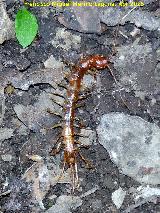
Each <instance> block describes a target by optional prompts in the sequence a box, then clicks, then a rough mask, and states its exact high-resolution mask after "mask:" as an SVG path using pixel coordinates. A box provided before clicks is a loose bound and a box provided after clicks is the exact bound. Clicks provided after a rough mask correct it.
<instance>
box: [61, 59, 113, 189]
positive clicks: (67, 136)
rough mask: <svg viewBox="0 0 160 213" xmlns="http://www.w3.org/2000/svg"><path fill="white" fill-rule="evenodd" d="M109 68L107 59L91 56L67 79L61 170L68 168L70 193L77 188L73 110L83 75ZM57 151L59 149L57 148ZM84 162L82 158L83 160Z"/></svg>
mask: <svg viewBox="0 0 160 213" xmlns="http://www.w3.org/2000/svg"><path fill="white" fill-rule="evenodd" d="M108 67H109V58H107V57H105V56H103V55H91V56H86V57H84V58H82V59H80V60H79V61H78V62H77V63H76V64H75V66H74V67H73V68H72V70H71V73H70V75H69V77H68V82H69V84H68V88H67V91H66V100H65V103H64V106H63V111H64V118H63V127H62V133H61V138H62V145H63V152H64V154H63V168H62V173H63V172H64V169H65V168H66V167H67V168H70V172H71V182H72V191H73V192H74V190H75V189H76V188H77V187H78V186H79V177H78V166H77V157H78V155H80V157H81V158H82V155H81V154H80V152H79V148H78V146H77V141H76V139H75V130H74V124H75V109H76V104H77V101H78V100H79V94H80V90H81V86H82V80H83V77H84V75H87V74H88V73H89V72H94V74H95V71H99V70H104V69H105V68H108ZM58 151H59V148H58ZM58 151H57V152H58ZM83 160H84V158H83Z"/></svg>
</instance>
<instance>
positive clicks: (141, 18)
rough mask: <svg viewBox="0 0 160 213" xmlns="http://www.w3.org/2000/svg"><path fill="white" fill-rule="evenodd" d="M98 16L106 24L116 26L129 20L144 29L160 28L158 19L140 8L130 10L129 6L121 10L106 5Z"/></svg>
mask: <svg viewBox="0 0 160 213" xmlns="http://www.w3.org/2000/svg"><path fill="white" fill-rule="evenodd" d="M99 17H100V19H101V21H102V22H103V23H105V24H106V25H107V26H116V25H117V24H122V25H124V24H125V23H127V22H130V23H133V24H135V25H136V26H137V27H142V28H144V29H146V30H159V29H160V19H159V18H157V17H155V16H153V15H151V14H150V13H149V12H146V11H142V10H132V11H131V9H130V8H129V9H128V8H127V9H125V10H124V11H122V10H118V9H115V8H113V7H108V8H104V9H103V10H101V13H100V14H99ZM113 17H114V18H113Z"/></svg>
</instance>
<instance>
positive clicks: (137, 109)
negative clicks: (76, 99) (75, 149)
mask: <svg viewBox="0 0 160 213" xmlns="http://www.w3.org/2000/svg"><path fill="white" fill-rule="evenodd" d="M105 2H108V1H105ZM116 2H118V1H116ZM21 6H22V3H19V2H17V1H16V2H15V1H6V11H7V14H8V16H9V18H10V20H12V21H14V19H15V15H16V13H17V11H18V10H19V9H20V8H21ZM132 8H133V7H127V8H121V9H118V8H114V11H119V12H121V13H122V14H121V15H122V16H121V18H122V19H123V18H124V16H125V15H127V14H128V16H126V21H125V20H124V19H123V21H124V22H123V23H121V24H120V25H119V24H118V22H121V21H120V18H119V15H118V14H117V13H118V12H115V14H113V15H112V16H110V17H107V15H106V14H105V10H106V11H107V10H108V7H107V8H94V9H91V8H90V7H88V8H85V9H84V8H83V9H82V8H79V9H78V10H76V9H74V8H73V10H71V8H65V7H57V8H54V7H30V8H29V10H30V11H31V12H32V13H33V14H35V15H36V17H37V19H38V23H39V32H38V36H37V37H36V39H35V40H34V42H33V43H32V44H31V45H30V46H29V47H28V48H25V49H22V48H21V46H20V45H19V44H18V41H17V40H16V38H12V39H9V40H6V41H4V42H3V43H2V44H1V45H0V84H1V85H0V89H1V118H2V119H1V134H2V136H1V138H0V155H1V157H0V166H1V169H0V212H7V213H10V212H16V213H18V212H20V213H22V212H27V213H28V212H34V213H35V212H48V213H49V212H64V213H65V212H66V213H68V212H72V213H74V212H77V213H80V212H81V213H90V212H95V213H106V212H117V213H118V212H132V213H142V212H143V213H147V212H154V213H156V212H160V197H159V196H158V195H157V196H152V197H151V198H146V199H142V200H141V199H140V200H138V201H137V202H136V201H135V200H134V199H133V196H132V192H133V191H134V189H136V188H138V187H139V186H141V183H139V182H138V181H136V179H134V178H131V177H129V176H127V175H125V174H123V173H122V172H121V169H120V168H118V166H117V165H115V164H114V163H113V162H112V161H111V159H110V156H109V154H108V152H107V150H106V149H105V148H104V147H103V146H102V145H100V143H99V140H98V135H97V132H96V129H97V126H98V125H99V122H100V119H101V116H102V115H104V114H108V113H113V112H120V113H125V114H127V115H131V116H133V115H136V116H139V117H141V118H143V119H144V120H145V121H148V122H151V123H155V124H156V125H158V126H159V127H160V120H159V110H160V90H159V89H160V87H159V75H158V73H159V67H160V66H159V61H160V50H159V46H160V45H159V44H160V24H157V23H160V16H159V12H160V7H159V2H158V1H150V2H148V1H146V3H145V5H144V6H143V7H137V8H135V9H134V10H132ZM84 11H85V12H84ZM129 11H130V12H129ZM137 11H138V13H139V15H140V17H138V15H137V16H136V17H137V18H136V20H135V19H134V15H133V14H135V15H136V12H137ZM132 12H134V13H133V14H132ZM130 14H132V15H133V17H129V15H130ZM144 14H145V15H144ZM142 17H143V18H144V20H143V18H142ZM153 17H154V18H153ZM127 18H128V19H127ZM153 19H155V21H153ZM139 20H141V21H139ZM136 21H137V22H136ZM152 21H153V23H151V22H152ZM94 54H103V55H104V56H107V57H109V61H110V65H109V66H110V68H111V70H112V72H113V74H114V76H115V78H116V81H117V82H115V79H114V77H113V76H112V75H111V73H110V71H109V69H104V70H102V71H100V72H99V73H98V74H97V81H96V83H95V81H94V78H93V76H88V77H86V78H85V82H83V83H84V86H85V87H87V88H88V90H89V91H90V95H89V96H88V97H87V99H85V100H82V102H81V103H82V104H83V106H82V107H80V108H77V109H76V117H78V118H80V120H82V121H83V124H84V126H85V127H83V128H84V132H85V134H87V130H86V129H88V130H89V131H90V136H89V139H88V138H87V139H86V138H81V141H82V142H84V143H85V142H86V143H89V148H87V149H85V148H82V153H83V155H84V156H87V159H89V160H90V161H91V162H92V165H93V168H92V169H87V168H86V167H85V164H83V162H82V161H81V160H80V159H79V157H78V170H79V171H78V172H79V178H80V187H79V189H78V190H75V192H74V195H71V185H70V184H69V183H68V182H70V178H69V172H67V171H66V172H65V177H64V178H62V180H60V181H59V182H60V183H57V181H58V180H57V177H58V175H59V173H60V168H61V167H62V161H63V160H62V159H63V152H60V154H58V155H57V156H51V155H50V152H51V150H52V148H53V147H54V145H55V143H56V140H57V138H58V135H59V134H61V129H60V128H56V129H50V128H51V127H52V126H53V125H55V124H56V123H58V122H60V121H61V118H60V117H59V116H56V115H51V114H50V113H48V112H47V109H48V108H50V109H51V110H54V111H56V112H58V113H61V112H62V111H61V107H60V106H59V105H57V104H56V103H54V101H53V100H51V99H52V97H53V96H54V95H52V94H51V93H54V92H56V93H57V91H58V92H59V94H63V93H65V89H64V88H63V87H57V86H56V85H57V84H56V83H55V81H57V82H58V83H59V84H60V82H61V83H63V84H65V85H66V86H67V87H68V82H67V81H66V80H64V75H65V73H66V72H68V73H70V69H71V64H72V65H73V64H75V63H76V62H77V61H78V59H79V58H80V57H82V56H86V55H94ZM122 57H125V58H126V59H125V60H124V61H121V59H122ZM141 63H143V64H141ZM69 64H70V65H69ZM62 67H63V69H62ZM46 70H47V71H46ZM133 73H136V75H135V76H133V75H132V74H133ZM81 93H82V94H83V93H84V90H82V91H81ZM54 98H55V99H54V100H56V102H60V101H62V98H61V99H60V100H59V99H58V98H59V97H58V96H54ZM77 130H79V128H78V129H77ZM59 166H60V168H59ZM155 187H157V189H158V187H159V185H156V186H155ZM119 188H122V189H123V191H125V192H126V194H125V197H124V200H123V203H122V204H121V205H120V207H119V208H117V206H116V205H115V203H114V201H113V199H112V198H113V197H112V196H113V192H114V191H116V190H117V189H119ZM71 197H72V198H71ZM121 198H122V197H121Z"/></svg>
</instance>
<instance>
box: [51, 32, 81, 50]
mask: <svg viewBox="0 0 160 213" xmlns="http://www.w3.org/2000/svg"><path fill="white" fill-rule="evenodd" d="M80 44H81V37H80V36H77V35H73V34H72V33H71V32H68V31H67V30H65V28H58V29H57V32H56V37H55V38H54V39H53V40H52V45H53V46H54V47H56V48H58V47H60V48H62V49H64V50H69V49H72V51H73V50H74V49H78V48H79V47H80Z"/></svg>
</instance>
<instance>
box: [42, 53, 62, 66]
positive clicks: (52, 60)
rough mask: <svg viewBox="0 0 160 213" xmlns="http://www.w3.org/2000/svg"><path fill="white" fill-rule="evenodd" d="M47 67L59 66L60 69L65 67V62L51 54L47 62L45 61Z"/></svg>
mask: <svg viewBox="0 0 160 213" xmlns="http://www.w3.org/2000/svg"><path fill="white" fill-rule="evenodd" d="M44 66H45V68H49V69H50V68H51V69H52V68H54V69H55V68H58V69H60V68H61V69H63V67H64V64H63V63H62V62H61V61H58V60H56V59H55V58H54V57H53V55H51V56H50V57H49V58H48V59H47V60H46V61H45V62H44Z"/></svg>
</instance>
